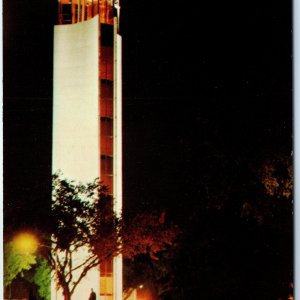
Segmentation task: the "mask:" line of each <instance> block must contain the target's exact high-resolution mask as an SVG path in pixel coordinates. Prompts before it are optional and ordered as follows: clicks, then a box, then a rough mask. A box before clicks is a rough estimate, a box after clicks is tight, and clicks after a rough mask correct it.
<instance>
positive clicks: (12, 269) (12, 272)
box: [4, 242, 37, 286]
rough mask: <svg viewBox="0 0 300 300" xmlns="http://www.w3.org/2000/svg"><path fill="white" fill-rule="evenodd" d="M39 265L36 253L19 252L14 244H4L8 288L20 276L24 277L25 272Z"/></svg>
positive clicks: (5, 278)
mask: <svg viewBox="0 0 300 300" xmlns="http://www.w3.org/2000/svg"><path fill="white" fill-rule="evenodd" d="M36 263H37V260H36V255H35V254H34V253H20V252H18V251H17V250H16V249H15V247H14V245H13V242H8V243H5V244H4V286H8V285H10V284H11V283H12V281H13V280H14V279H15V278H16V277H17V276H18V275H20V276H21V277H23V276H24V272H25V271H27V270H30V269H31V268H32V266H33V265H35V264H36Z"/></svg>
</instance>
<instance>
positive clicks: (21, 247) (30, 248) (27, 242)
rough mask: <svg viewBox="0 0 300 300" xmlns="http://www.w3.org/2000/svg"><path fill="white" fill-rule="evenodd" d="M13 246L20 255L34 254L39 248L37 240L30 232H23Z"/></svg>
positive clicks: (14, 239) (17, 236)
mask: <svg viewBox="0 0 300 300" xmlns="http://www.w3.org/2000/svg"><path fill="white" fill-rule="evenodd" d="M13 246H14V248H15V249H16V250H17V251H18V252H19V253H25V254H32V253H35V252H36V251H37V248H38V246H39V243H38V240H37V238H36V237H35V236H34V235H33V234H31V233H29V232H21V233H19V234H17V235H16V236H15V237H14V238H13Z"/></svg>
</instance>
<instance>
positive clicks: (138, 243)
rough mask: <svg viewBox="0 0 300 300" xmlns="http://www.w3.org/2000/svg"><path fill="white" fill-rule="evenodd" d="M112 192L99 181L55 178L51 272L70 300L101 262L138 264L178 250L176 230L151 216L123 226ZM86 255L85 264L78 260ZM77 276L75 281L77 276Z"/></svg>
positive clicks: (159, 218)
mask: <svg viewBox="0 0 300 300" xmlns="http://www.w3.org/2000/svg"><path fill="white" fill-rule="evenodd" d="M112 203H113V199H112V197H111V195H109V193H108V188H107V187H106V186H103V185H101V184H100V182H99V181H98V180H95V181H94V182H91V183H87V184H82V183H75V182H73V181H70V180H68V179H62V178H61V175H59V174H56V175H54V176H53V205H52V213H53V220H54V226H53V234H52V238H51V241H52V250H53V251H52V255H51V257H50V262H51V267H52V269H53V270H54V271H55V273H56V277H57V280H58V284H59V286H60V287H61V288H62V290H63V295H64V297H65V299H66V300H67V299H71V296H72V295H73V293H74V291H75V289H76V287H77V286H78V284H79V283H80V281H81V280H82V279H83V278H84V277H85V276H86V275H87V273H88V272H89V271H90V270H91V269H92V268H94V267H95V266H98V265H99V264H101V263H102V262H104V261H106V260H108V259H112V258H113V257H115V256H117V255H119V254H122V255H124V257H129V258H133V257H134V256H136V255H139V254H145V253H148V254H149V255H150V257H151V259H157V256H156V255H157V253H159V252H160V251H163V250H165V249H167V248H168V247H172V246H174V245H175V240H176V237H177V235H178V229H177V227H176V226H174V225H172V224H169V225H166V224H165V222H164V218H163V217H162V216H159V215H158V216H156V215H154V214H150V213H143V214H138V215H136V216H135V217H134V218H133V219H131V220H127V221H126V222H125V221H124V220H123V218H122V216H117V215H116V214H115V213H114V212H113V209H112ZM78 251H83V252H84V255H82V260H81V261H80V262H77V263H75V261H74V256H75V253H76V252H78ZM75 271H76V274H78V275H76V274H75Z"/></svg>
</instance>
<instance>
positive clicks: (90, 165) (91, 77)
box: [53, 16, 100, 181]
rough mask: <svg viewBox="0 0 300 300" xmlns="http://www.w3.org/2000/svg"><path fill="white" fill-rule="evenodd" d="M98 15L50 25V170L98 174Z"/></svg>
mask: <svg viewBox="0 0 300 300" xmlns="http://www.w3.org/2000/svg"><path fill="white" fill-rule="evenodd" d="M98 26H99V23H98V16H97V17H95V18H93V19H91V20H89V21H86V22H82V23H77V24H74V25H63V26H56V27H55V30H54V90H53V99H54V100H53V101H54V104H53V171H54V172H56V171H57V170H61V171H62V172H63V174H64V176H66V177H67V178H69V179H74V180H78V181H91V180H93V179H95V178H96V177H99V170H100V168H99V118H98V117H99V114H98V111H99V108H98V99H99V84H98V82H99V65H98V43H99V37H98V34H99V28H98Z"/></svg>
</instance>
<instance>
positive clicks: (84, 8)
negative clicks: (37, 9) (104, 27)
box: [58, 0, 120, 25]
mask: <svg viewBox="0 0 300 300" xmlns="http://www.w3.org/2000/svg"><path fill="white" fill-rule="evenodd" d="M58 3H59V8H58V14H59V17H58V24H60V25H63V24H75V23H79V22H83V21H86V20H89V19H91V18H93V17H94V16H96V15H99V18H100V23H102V24H110V25H113V24H114V17H116V16H118V14H119V8H120V7H119V1H115V0H59V2H58Z"/></svg>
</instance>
